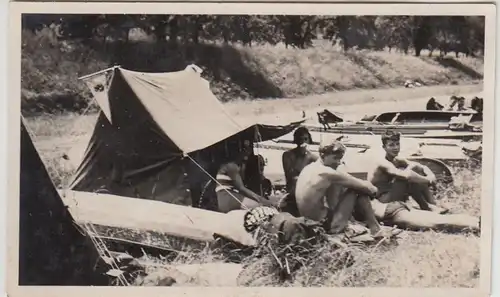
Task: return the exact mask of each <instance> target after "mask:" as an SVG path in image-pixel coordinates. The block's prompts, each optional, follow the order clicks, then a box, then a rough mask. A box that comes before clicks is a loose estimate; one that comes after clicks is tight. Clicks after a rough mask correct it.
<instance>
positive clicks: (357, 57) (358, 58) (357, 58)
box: [344, 52, 388, 85]
mask: <svg viewBox="0 0 500 297" xmlns="http://www.w3.org/2000/svg"><path fill="white" fill-rule="evenodd" d="M344 54H345V55H346V56H347V57H348V58H349V59H350V60H352V61H353V62H354V63H355V64H357V65H359V66H360V67H362V68H365V69H366V70H368V72H370V73H371V74H372V75H373V76H374V77H375V78H376V79H377V80H378V81H379V82H380V83H382V84H384V85H385V84H387V83H388V82H387V81H386V80H385V78H384V77H383V76H382V75H381V74H380V73H379V72H378V71H377V70H376V69H375V68H373V67H372V66H370V65H368V63H366V61H365V60H364V59H363V56H362V55H361V54H360V53H356V52H345V53H344ZM372 61H373V60H372ZM374 62H375V61H374ZM377 62H378V61H377Z"/></svg>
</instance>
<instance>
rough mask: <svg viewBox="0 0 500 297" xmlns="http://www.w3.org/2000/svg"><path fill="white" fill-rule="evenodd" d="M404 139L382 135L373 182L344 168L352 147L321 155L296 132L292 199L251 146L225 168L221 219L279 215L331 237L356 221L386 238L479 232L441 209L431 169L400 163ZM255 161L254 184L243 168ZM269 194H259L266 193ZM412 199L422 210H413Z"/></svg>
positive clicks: (287, 155)
mask: <svg viewBox="0 0 500 297" xmlns="http://www.w3.org/2000/svg"><path fill="white" fill-rule="evenodd" d="M400 137H401V135H400V133H398V132H394V131H386V132H385V133H384V134H383V135H382V136H381V145H382V147H383V149H384V150H385V155H381V156H378V157H377V160H376V161H375V163H374V164H375V165H374V166H373V168H371V169H370V170H369V171H368V178H367V180H363V179H359V178H356V177H354V176H353V175H351V174H349V173H348V172H347V171H346V170H344V168H343V162H342V160H343V157H344V155H345V153H346V147H345V146H344V145H343V144H342V142H341V141H339V140H333V141H331V142H328V143H322V144H321V145H320V146H319V155H316V154H314V153H313V152H311V151H310V150H309V149H308V144H311V143H312V139H311V134H310V133H309V131H308V130H307V128H305V127H299V128H298V129H296V131H295V133H294V142H295V144H296V147H295V148H293V149H291V150H288V151H286V152H284V153H283V157H282V163H283V170H284V175H285V178H286V190H287V194H285V196H280V197H273V193H272V192H273V191H272V186H271V185H270V182H269V180H267V179H266V178H265V177H264V176H263V175H262V173H263V167H264V165H265V162H264V161H263V158H262V157H261V156H259V155H257V156H255V155H253V148H252V147H251V146H250V145H249V144H247V146H248V147H246V148H245V149H244V150H243V152H242V155H240V156H241V157H240V158H239V159H238V160H234V161H231V162H228V163H227V164H223V165H222V166H221V168H220V170H219V173H218V175H217V188H216V193H217V204H218V210H219V211H221V212H225V213H227V212H230V211H233V210H251V209H255V208H259V207H270V208H274V209H276V210H277V211H279V212H284V213H287V214H290V215H292V216H293V217H302V218H306V219H308V220H313V221H316V222H318V223H319V224H320V225H321V226H322V227H323V229H324V230H325V231H326V232H327V233H330V234H339V233H342V232H344V231H345V230H346V228H348V227H349V226H350V224H351V223H352V222H362V223H364V224H365V225H366V228H367V229H368V230H369V233H370V236H372V237H373V238H374V239H376V238H387V237H391V236H392V235H394V233H393V231H394V229H392V228H384V227H383V225H390V226H394V225H396V226H398V227H400V228H404V229H414V230H415V229H418V230H421V229H434V230H436V229H439V230H454V231H459V230H464V229H467V230H471V231H479V230H480V218H476V217H473V216H470V215H466V214H449V213H447V210H446V209H444V208H442V207H439V206H437V203H436V200H435V199H434V197H433V194H432V192H431V190H430V187H431V185H433V184H435V183H436V176H435V175H434V173H433V172H432V171H431V170H430V169H429V168H428V167H426V166H424V165H421V164H419V163H417V162H412V161H409V160H407V159H405V158H403V157H400V156H399V152H400ZM249 156H252V158H253V156H255V158H256V161H257V166H258V167H259V173H260V176H259V177H258V178H257V180H258V181H265V183H259V182H257V183H254V185H251V184H250V183H249V182H247V181H248V180H249V179H248V177H245V176H244V173H243V172H244V171H245V170H244V167H245V165H244V164H248V159H249ZM264 188H265V189H267V190H266V191H259V189H264ZM410 197H411V198H413V200H414V201H416V203H417V204H418V207H417V206H416V205H415V206H412V205H411V204H410V203H409V198H410Z"/></svg>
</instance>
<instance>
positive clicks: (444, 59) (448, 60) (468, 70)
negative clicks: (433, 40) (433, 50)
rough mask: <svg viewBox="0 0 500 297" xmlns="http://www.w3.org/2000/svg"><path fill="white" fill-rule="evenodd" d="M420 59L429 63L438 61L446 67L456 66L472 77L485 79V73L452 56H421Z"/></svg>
mask: <svg viewBox="0 0 500 297" xmlns="http://www.w3.org/2000/svg"><path fill="white" fill-rule="evenodd" d="M420 59H422V60H423V61H425V62H427V63H429V60H433V61H436V62H438V63H439V65H441V66H443V67H445V68H454V69H456V70H458V71H460V72H462V73H463V74H465V75H467V76H468V77H470V78H472V79H483V75H482V74H481V73H479V72H477V71H476V70H474V69H472V68H470V67H469V66H467V65H464V64H462V63H460V61H458V60H456V59H454V58H451V57H431V58H430V57H420Z"/></svg>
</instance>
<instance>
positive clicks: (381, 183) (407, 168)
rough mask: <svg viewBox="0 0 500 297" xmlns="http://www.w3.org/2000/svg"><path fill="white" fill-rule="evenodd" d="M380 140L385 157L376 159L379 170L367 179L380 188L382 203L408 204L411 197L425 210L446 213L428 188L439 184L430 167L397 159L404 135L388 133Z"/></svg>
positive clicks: (379, 194)
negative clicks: (436, 183)
mask: <svg viewBox="0 0 500 297" xmlns="http://www.w3.org/2000/svg"><path fill="white" fill-rule="evenodd" d="M381 138H382V147H383V148H384V150H385V152H386V154H385V156H384V158H383V159H380V160H377V163H376V167H377V168H376V170H374V171H372V172H369V174H368V180H369V181H370V182H371V183H372V184H373V185H375V186H376V187H377V188H378V192H377V195H378V198H379V200H380V201H381V202H384V203H385V202H389V201H407V200H408V199H409V197H410V196H411V197H412V198H413V199H414V200H415V201H416V202H417V203H418V205H419V206H420V209H422V210H432V211H436V212H444V211H445V210H444V209H442V208H440V207H437V206H436V201H435V199H434V197H433V195H432V193H431V191H430V189H429V186H430V185H431V184H433V183H434V182H435V181H436V176H435V175H434V173H433V172H432V171H431V170H430V169H429V168H428V167H427V166H424V165H422V164H420V163H417V162H411V161H409V160H407V159H405V158H402V157H400V156H398V155H399V152H400V149H401V145H400V138H401V133H399V132H394V131H392V130H388V131H386V132H385V133H384V134H382V136H381Z"/></svg>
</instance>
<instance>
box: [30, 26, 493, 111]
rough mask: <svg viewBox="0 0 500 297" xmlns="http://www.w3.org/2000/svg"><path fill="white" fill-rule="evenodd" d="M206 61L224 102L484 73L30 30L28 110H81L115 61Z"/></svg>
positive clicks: (430, 62)
mask: <svg viewBox="0 0 500 297" xmlns="http://www.w3.org/2000/svg"><path fill="white" fill-rule="evenodd" d="M189 63H195V64H197V65H199V66H201V67H202V68H203V69H204V70H205V72H204V76H205V78H207V79H208V80H209V81H210V82H211V87H212V91H213V92H214V93H215V94H216V95H217V97H218V98H219V99H220V100H222V101H224V102H227V101H232V100H234V99H255V98H282V97H284V98H291V97H297V96H305V95H311V94H322V93H325V92H332V91H341V90H352V89H376V88H387V87H395V86H398V87H401V86H402V85H403V83H404V82H405V81H406V80H418V81H420V82H422V83H423V84H424V85H438V84H464V83H466V84H470V83H474V82H476V81H478V80H481V79H482V77H483V60H482V59H481V58H471V57H469V58H465V57H461V58H458V59H457V58H453V57H451V56H447V57H444V58H439V57H429V56H428V55H424V56H422V57H415V56H411V55H404V54H401V53H389V52H384V51H380V52H373V51H372V52H370V51H355V50H353V51H350V52H342V51H339V50H338V49H336V48H334V47H332V46H331V45H328V44H322V43H318V44H317V45H316V46H315V47H314V48H309V49H305V50H300V49H291V48H288V49H286V48H284V47H281V46H254V47H238V46H236V47H235V46H224V45H215V44H199V45H178V46H175V47H172V46H169V45H167V44H161V43H150V42H135V43H128V44H119V43H114V44H107V45H106V46H105V47H104V46H102V45H99V46H96V45H93V46H92V45H83V44H81V43H76V42H73V43H69V42H61V41H58V40H57V39H56V38H55V37H53V36H51V35H50V34H48V33H45V35H44V33H43V31H42V32H41V33H37V34H33V33H29V32H23V50H22V108H23V113H24V114H25V115H30V114H33V113H38V112H41V111H43V112H54V111H79V110H81V109H82V108H85V106H86V105H87V99H88V98H90V93H89V92H88V90H87V89H86V87H85V85H84V84H83V83H82V82H81V81H78V79H77V78H78V77H79V76H82V75H86V74H89V73H92V72H95V71H99V70H102V69H104V68H106V67H109V66H111V65H121V66H122V67H124V68H127V69H131V70H137V71H158V72H161V71H176V70H181V69H183V68H184V67H185V66H186V65H187V64H189Z"/></svg>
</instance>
